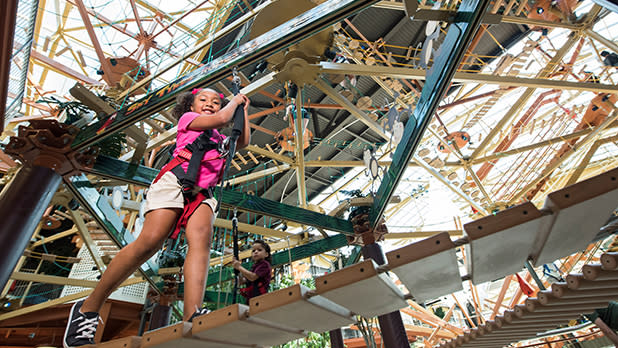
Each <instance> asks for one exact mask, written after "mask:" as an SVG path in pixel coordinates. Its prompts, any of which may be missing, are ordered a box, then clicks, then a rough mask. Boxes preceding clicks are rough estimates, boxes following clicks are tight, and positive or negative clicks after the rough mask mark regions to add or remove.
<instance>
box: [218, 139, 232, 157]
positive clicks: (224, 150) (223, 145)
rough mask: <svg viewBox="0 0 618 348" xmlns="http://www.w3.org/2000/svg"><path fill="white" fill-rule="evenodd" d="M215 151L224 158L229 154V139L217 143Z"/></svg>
mask: <svg viewBox="0 0 618 348" xmlns="http://www.w3.org/2000/svg"><path fill="white" fill-rule="evenodd" d="M217 151H219V154H220V156H221V157H225V156H227V155H228V154H229V153H230V138H225V139H224V140H223V141H220V142H218V143H217Z"/></svg>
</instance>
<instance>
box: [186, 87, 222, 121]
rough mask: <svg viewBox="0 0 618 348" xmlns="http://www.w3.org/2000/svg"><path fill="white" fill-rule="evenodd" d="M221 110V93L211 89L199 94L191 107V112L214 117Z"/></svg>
mask: <svg viewBox="0 0 618 348" xmlns="http://www.w3.org/2000/svg"><path fill="white" fill-rule="evenodd" d="M219 110H221V97H219V93H217V92H215V91H213V90H210V89H203V90H201V91H200V92H199V93H197V94H196V95H195V98H194V99H193V105H191V111H193V112H197V113H198V114H206V115H212V114H214V113H216V112H217V111H219Z"/></svg>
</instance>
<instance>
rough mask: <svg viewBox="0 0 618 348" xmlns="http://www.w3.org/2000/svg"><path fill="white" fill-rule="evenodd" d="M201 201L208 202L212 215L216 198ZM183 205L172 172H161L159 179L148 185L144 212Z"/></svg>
mask: <svg viewBox="0 0 618 348" xmlns="http://www.w3.org/2000/svg"><path fill="white" fill-rule="evenodd" d="M202 203H205V204H208V206H209V207H210V209H212V211H213V213H214V215H215V216H216V215H217V214H216V213H215V209H216V208H217V200H216V199H215V198H214V197H210V198H206V199H205V200H203V201H202ZM184 207H185V204H184V198H183V196H182V187H181V186H180V184H179V183H178V180H177V179H176V175H174V173H172V172H167V173H165V174H163V176H162V177H161V178H159V181H157V182H156V183H154V184H152V185H150V187H149V188H148V193H147V194H146V206H145V209H144V214H146V213H147V212H149V211H151V210H155V209H162V208H180V209H183V208H184Z"/></svg>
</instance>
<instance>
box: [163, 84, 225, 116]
mask: <svg viewBox="0 0 618 348" xmlns="http://www.w3.org/2000/svg"><path fill="white" fill-rule="evenodd" d="M206 89H207V90H211V91H213V92H215V93H217V94H218V95H219V97H220V98H221V108H223V107H225V106H226V105H227V103H228V101H227V99H225V96H224V95H223V94H222V93H219V92H217V91H215V90H213V89H211V88H206ZM200 91H202V89H193V90H192V91H186V92H182V93H180V94H179V95H178V96H177V97H176V105H174V108H173V109H172V116H174V118H176V120H180V118H181V117H182V115H184V114H185V113H187V112H189V111H191V106H192V105H193V101H194V100H195V97H197V95H198V94H199V92H200Z"/></svg>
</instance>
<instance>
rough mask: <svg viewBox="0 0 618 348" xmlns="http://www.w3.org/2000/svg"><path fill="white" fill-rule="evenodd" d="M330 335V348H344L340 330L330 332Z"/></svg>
mask: <svg viewBox="0 0 618 348" xmlns="http://www.w3.org/2000/svg"><path fill="white" fill-rule="evenodd" d="M329 334H330V347H331V348H344V347H345V345H344V344H343V335H342V334H341V329H336V330H331V331H330V332H329Z"/></svg>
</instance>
